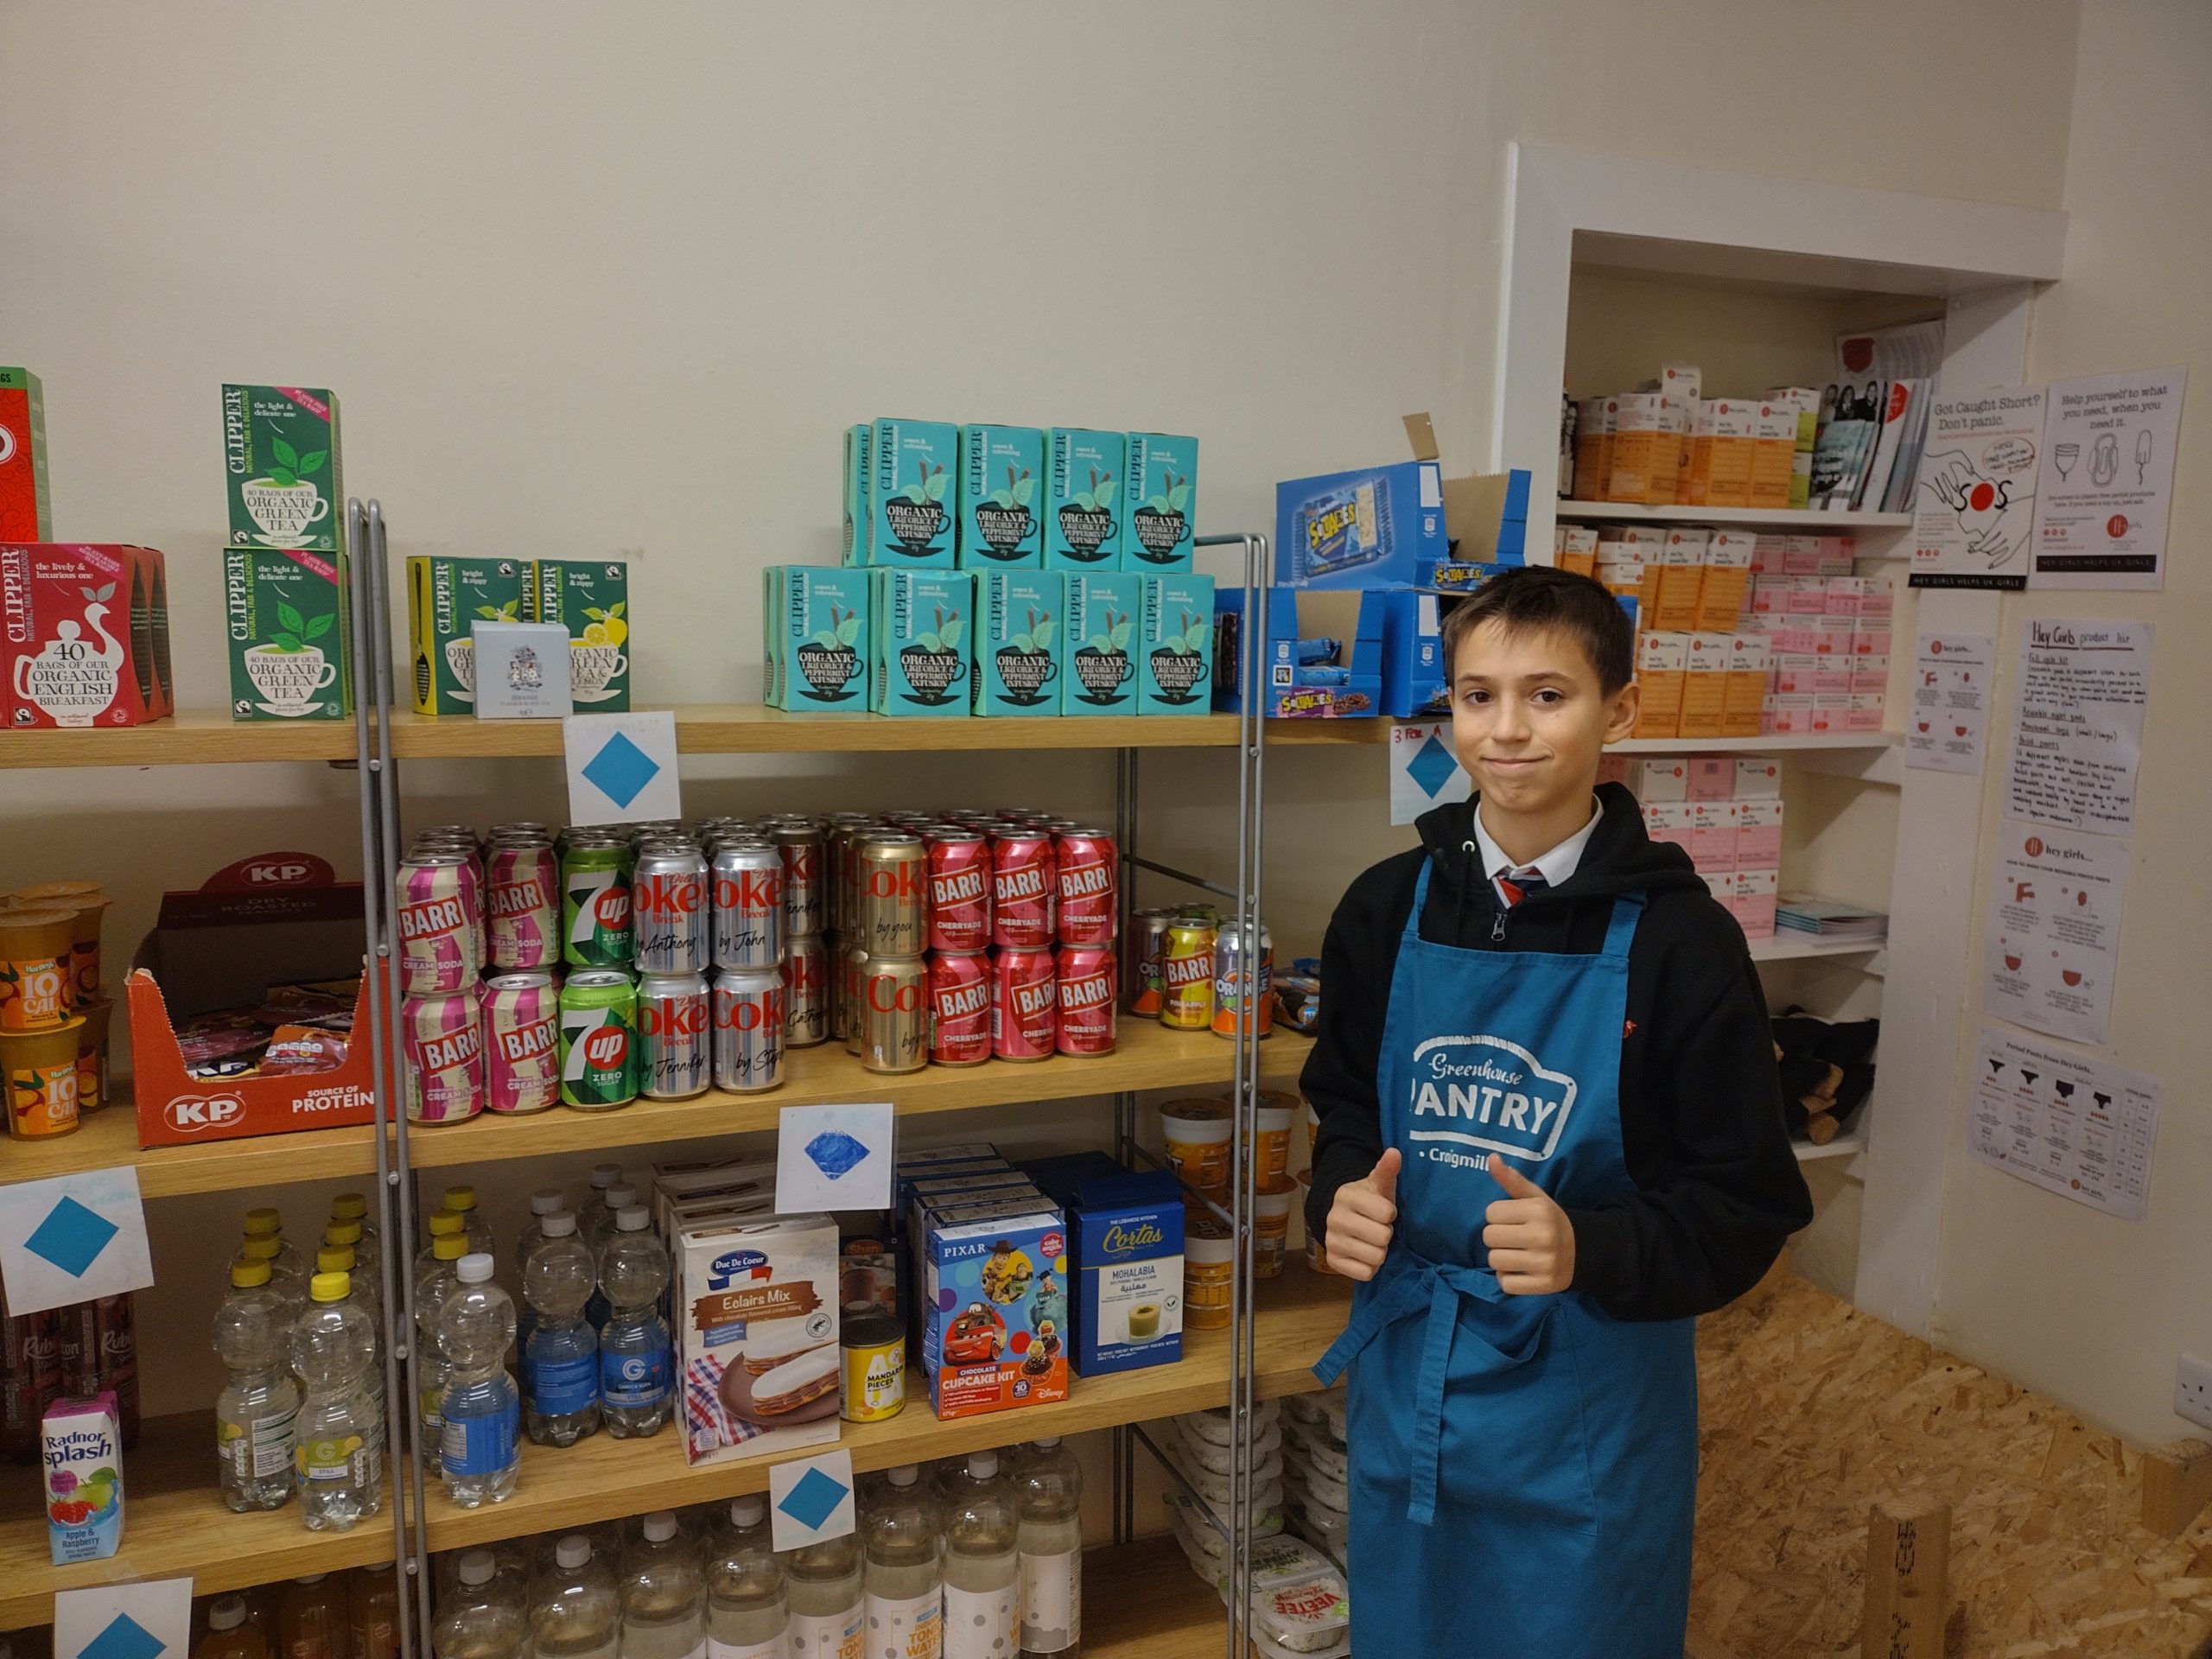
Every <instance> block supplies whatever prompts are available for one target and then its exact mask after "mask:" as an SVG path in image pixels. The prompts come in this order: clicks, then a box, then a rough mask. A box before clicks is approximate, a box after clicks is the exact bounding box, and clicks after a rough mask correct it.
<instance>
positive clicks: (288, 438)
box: [223, 385, 346, 553]
mask: <svg viewBox="0 0 2212 1659" xmlns="http://www.w3.org/2000/svg"><path fill="white" fill-rule="evenodd" d="M223 471H224V474H225V476H226V479H227V480H228V482H229V489H230V511H231V534H230V544H231V545H232V547H298V548H306V549H308V550H311V551H314V552H317V553H335V552H338V551H339V550H341V549H342V548H343V547H344V546H345V538H346V494H345V490H346V485H345V471H344V468H343V467H341V466H340V462H339V453H338V399H337V398H336V397H334V396H333V395H332V394H331V393H329V392H327V391H322V390H321V389H319V388H315V387H309V386H232V385H226V386H225V387H224V388H223Z"/></svg>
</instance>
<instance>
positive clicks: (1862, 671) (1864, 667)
mask: <svg viewBox="0 0 2212 1659" xmlns="http://www.w3.org/2000/svg"><path fill="white" fill-rule="evenodd" d="M1851 689H1852V690H1853V691H1877V692H1885V691H1887V690H1889V689H1890V659H1889V658H1886V657H1854V658H1852V659H1851Z"/></svg>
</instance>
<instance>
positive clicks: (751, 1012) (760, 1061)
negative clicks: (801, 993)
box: [714, 968, 785, 1095]
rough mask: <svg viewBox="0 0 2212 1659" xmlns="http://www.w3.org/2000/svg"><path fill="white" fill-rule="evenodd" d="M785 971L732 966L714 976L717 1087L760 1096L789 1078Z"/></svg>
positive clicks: (732, 1091)
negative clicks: (786, 1044)
mask: <svg viewBox="0 0 2212 1659" xmlns="http://www.w3.org/2000/svg"><path fill="white" fill-rule="evenodd" d="M714 1024H715V1088H717V1089H726V1090H728V1091H729V1092H730V1093H732V1094H735V1095H753V1094H759V1093H760V1091H761V1090H766V1089H773V1088H775V1087H777V1086H778V1085H779V1084H781V1083H782V1082H783V1080H784V1026H785V1014H784V974H783V969H780V968H731V969H725V970H724V971H723V972H721V973H720V974H718V975H716V976H715V993H714Z"/></svg>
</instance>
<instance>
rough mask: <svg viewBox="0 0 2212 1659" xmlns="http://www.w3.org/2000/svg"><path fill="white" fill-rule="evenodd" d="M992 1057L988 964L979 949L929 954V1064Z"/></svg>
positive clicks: (977, 1062)
mask: <svg viewBox="0 0 2212 1659" xmlns="http://www.w3.org/2000/svg"><path fill="white" fill-rule="evenodd" d="M989 1058H991V961H990V958H989V957H988V956H986V955H985V954H984V953H983V952H982V951H980V950H932V951H931V952H930V1064H931V1065H982V1063H983V1062H984V1061H985V1060H988V1059H989Z"/></svg>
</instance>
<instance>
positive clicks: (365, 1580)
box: [346, 1561, 399, 1659]
mask: <svg viewBox="0 0 2212 1659" xmlns="http://www.w3.org/2000/svg"><path fill="white" fill-rule="evenodd" d="M391 1568H392V1564H391V1562H390V1561H380V1562H378V1564H377V1565H376V1566H374V1567H355V1568H354V1569H353V1575H352V1576H351V1577H350V1578H349V1579H348V1580H346V1630H348V1632H350V1634H351V1636H352V1638H353V1649H352V1651H353V1659H392V1656H393V1655H395V1654H397V1652H398V1651H399V1586H398V1584H397V1581H396V1580H394V1579H393V1577H392V1572H391Z"/></svg>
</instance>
